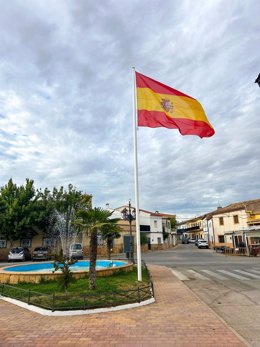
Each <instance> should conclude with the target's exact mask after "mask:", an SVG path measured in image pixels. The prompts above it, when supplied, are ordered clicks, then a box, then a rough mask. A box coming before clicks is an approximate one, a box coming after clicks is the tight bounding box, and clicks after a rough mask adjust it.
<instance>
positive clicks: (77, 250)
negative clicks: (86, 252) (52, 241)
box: [70, 243, 83, 259]
mask: <svg viewBox="0 0 260 347" xmlns="http://www.w3.org/2000/svg"><path fill="white" fill-rule="evenodd" d="M70 258H72V259H83V248H82V244H81V243H73V244H72V245H70Z"/></svg>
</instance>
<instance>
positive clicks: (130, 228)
mask: <svg viewBox="0 0 260 347" xmlns="http://www.w3.org/2000/svg"><path fill="white" fill-rule="evenodd" d="M128 220H129V232H130V259H131V260H132V262H133V264H134V262H135V261H134V248H133V239H132V238H133V235H132V213H131V202H130V201H129V203H128Z"/></svg>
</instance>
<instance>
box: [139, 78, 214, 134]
mask: <svg viewBox="0 0 260 347" xmlns="http://www.w3.org/2000/svg"><path fill="white" fill-rule="evenodd" d="M136 86H137V110H138V126H143V127H150V128H157V127H165V128H169V129H178V130H179V132H180V133H181V134H182V135H198V136H200V137H201V138H202V137H210V136H212V135H214V134H215V131H214V129H213V127H212V125H211V124H210V123H209V121H208V119H207V116H206V114H205V112H204V110H203V108H202V106H201V104H200V103H199V102H198V101H197V100H196V99H194V98H192V97H191V96H189V95H186V94H183V93H182V92H179V91H178V90H176V89H173V88H171V87H168V86H166V85H164V84H162V83H160V82H158V81H155V80H153V79H151V78H149V77H147V76H144V75H142V74H140V73H138V72H136Z"/></svg>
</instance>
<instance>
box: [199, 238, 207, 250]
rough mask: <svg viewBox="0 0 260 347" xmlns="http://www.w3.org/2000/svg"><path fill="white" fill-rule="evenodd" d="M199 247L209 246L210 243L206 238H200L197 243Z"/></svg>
mask: <svg viewBox="0 0 260 347" xmlns="http://www.w3.org/2000/svg"><path fill="white" fill-rule="evenodd" d="M197 246H198V248H209V244H208V241H206V240H200V239H199V240H198V244H197Z"/></svg>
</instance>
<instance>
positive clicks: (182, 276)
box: [172, 270, 189, 281]
mask: <svg viewBox="0 0 260 347" xmlns="http://www.w3.org/2000/svg"><path fill="white" fill-rule="evenodd" d="M172 273H173V274H174V276H176V277H177V278H178V279H179V280H181V281H189V278H188V277H187V276H185V275H183V273H181V272H180V271H177V270H172Z"/></svg>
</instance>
